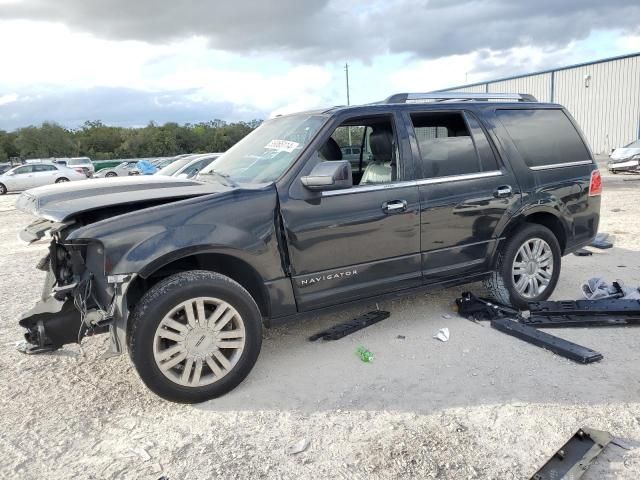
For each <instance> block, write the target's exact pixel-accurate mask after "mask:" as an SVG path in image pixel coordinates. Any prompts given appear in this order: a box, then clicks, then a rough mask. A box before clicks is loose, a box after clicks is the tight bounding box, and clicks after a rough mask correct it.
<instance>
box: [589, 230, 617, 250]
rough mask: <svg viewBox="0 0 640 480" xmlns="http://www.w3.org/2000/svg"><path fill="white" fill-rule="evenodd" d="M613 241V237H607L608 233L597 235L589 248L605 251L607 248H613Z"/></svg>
mask: <svg viewBox="0 0 640 480" xmlns="http://www.w3.org/2000/svg"><path fill="white" fill-rule="evenodd" d="M614 240H615V238H614V236H613V235H609V234H608V233H598V234H597V235H596V237H595V238H594V239H593V241H592V242H591V243H590V246H591V247H594V248H599V249H601V250H605V249H607V248H611V247H613V242H614Z"/></svg>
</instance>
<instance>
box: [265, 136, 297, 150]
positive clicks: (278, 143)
mask: <svg viewBox="0 0 640 480" xmlns="http://www.w3.org/2000/svg"><path fill="white" fill-rule="evenodd" d="M299 145H300V144H299V143H298V142H290V141H288V140H275V139H274V140H271V141H270V142H269V143H267V144H266V145H265V146H264V148H269V149H271V150H280V151H283V152H287V153H291V152H293V151H294V150H295V149H296V148H298V146H299Z"/></svg>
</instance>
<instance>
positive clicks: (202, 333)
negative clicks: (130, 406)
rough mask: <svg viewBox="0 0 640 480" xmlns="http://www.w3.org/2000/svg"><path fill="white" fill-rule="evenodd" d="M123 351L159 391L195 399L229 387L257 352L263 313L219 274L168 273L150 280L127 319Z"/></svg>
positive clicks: (166, 395)
mask: <svg viewBox="0 0 640 480" xmlns="http://www.w3.org/2000/svg"><path fill="white" fill-rule="evenodd" d="M128 344H129V355H130V357H131V360H132V361H133V364H134V365H135V367H136V370H137V371H138V374H139V375H140V378H141V379H142V381H143V382H144V383H145V384H146V385H147V387H149V389H150V390H152V391H153V392H154V393H156V394H157V395H158V396H160V397H162V398H164V399H166V400H170V401H173V402H180V403H197V402H203V401H205V400H209V399H212V398H215V397H219V396H220V395H224V394H225V393H227V392H229V391H230V390H232V389H234V388H235V387H236V386H237V385H238V384H240V382H242V381H243V380H244V379H245V377H246V376H247V375H248V374H249V372H250V371H251V369H252V368H253V366H254V365H255V363H256V360H257V359H258V354H259V353H260V347H261V344H262V316H261V314H260V310H259V309H258V306H257V305H256V303H255V301H254V300H253V298H252V297H251V295H250V294H249V292H247V291H246V290H245V289H244V288H243V287H242V286H241V285H240V284H238V283H237V282H235V281H233V280H232V279H230V278H228V277H225V276H224V275H220V274H218V273H214V272H209V271H201V270H194V271H188V272H182V273H178V274H175V275H173V276H171V277H168V278H166V279H165V280H163V281H161V282H159V283H158V284H157V285H155V286H154V287H152V288H151V289H150V290H149V291H148V292H147V293H146V294H145V295H144V296H143V297H142V299H141V300H140V301H139V302H138V305H137V306H136V308H135V310H134V312H133V315H132V317H131V319H130V330H129V335H128Z"/></svg>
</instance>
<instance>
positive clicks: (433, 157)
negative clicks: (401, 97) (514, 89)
mask: <svg viewBox="0 0 640 480" xmlns="http://www.w3.org/2000/svg"><path fill="white" fill-rule="evenodd" d="M405 121H406V123H407V124H408V125H409V126H410V127H411V126H412V127H413V131H414V137H415V142H413V146H414V154H415V155H416V157H417V158H418V159H419V162H418V163H419V164H420V167H421V171H422V174H421V179H419V180H418V185H419V190H420V227H421V249H422V270H423V275H424V279H425V282H426V283H438V282H441V281H447V280H451V279H458V278H461V277H467V276H471V275H473V274H480V273H483V272H486V271H487V270H488V269H489V266H490V263H489V262H490V259H491V258H492V255H493V252H494V249H495V246H496V243H497V241H498V239H497V237H496V232H497V231H501V230H502V227H503V226H504V224H505V223H506V222H507V220H508V217H509V215H510V213H511V207H512V206H513V205H514V203H515V202H517V201H518V199H519V197H520V187H519V185H518V183H517V181H516V179H515V176H514V175H513V173H512V172H511V170H510V168H507V166H505V165H503V164H501V163H500V162H499V161H498V159H497V156H496V151H495V147H494V146H492V145H491V143H490V141H489V139H488V138H487V136H486V134H485V132H484V129H483V128H482V126H481V124H480V122H479V121H478V119H477V117H476V116H475V115H474V114H472V113H470V112H463V111H440V112H433V111H432V112H429V111H424V112H420V111H414V112H412V113H411V114H405Z"/></svg>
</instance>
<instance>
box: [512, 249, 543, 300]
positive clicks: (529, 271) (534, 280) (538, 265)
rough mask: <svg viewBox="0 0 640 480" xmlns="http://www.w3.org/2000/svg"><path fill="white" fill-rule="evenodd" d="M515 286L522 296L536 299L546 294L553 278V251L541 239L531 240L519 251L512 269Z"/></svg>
mask: <svg viewBox="0 0 640 480" xmlns="http://www.w3.org/2000/svg"><path fill="white" fill-rule="evenodd" d="M511 275H512V277H513V284H514V286H515V288H516V290H517V291H518V293H519V294H520V295H522V296H523V297H525V298H535V297H537V296H538V295H540V294H541V293H542V292H544V291H545V290H546V289H547V286H548V285H549V282H550V281H551V278H552V277H553V251H552V250H551V247H550V246H549V244H548V243H547V242H545V241H544V240H542V239H541V238H529V239H528V240H527V241H525V242H524V243H523V244H522V246H521V247H520V248H519V249H518V252H517V253H516V256H515V258H514V260H513V267H512V269H511Z"/></svg>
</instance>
